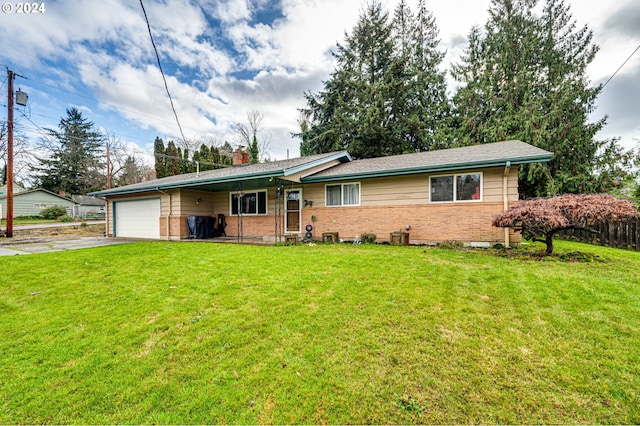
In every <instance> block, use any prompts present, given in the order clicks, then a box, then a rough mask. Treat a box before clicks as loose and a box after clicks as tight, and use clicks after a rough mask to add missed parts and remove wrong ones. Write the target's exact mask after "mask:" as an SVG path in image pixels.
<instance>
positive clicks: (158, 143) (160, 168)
mask: <svg viewBox="0 0 640 426" xmlns="http://www.w3.org/2000/svg"><path fill="white" fill-rule="evenodd" d="M165 154H166V148H165V147H164V142H163V141H162V139H160V138H159V137H156V140H155V141H154V142H153V156H154V158H155V169H156V178H157V179H161V178H163V177H165V176H167V157H166V156H165Z"/></svg>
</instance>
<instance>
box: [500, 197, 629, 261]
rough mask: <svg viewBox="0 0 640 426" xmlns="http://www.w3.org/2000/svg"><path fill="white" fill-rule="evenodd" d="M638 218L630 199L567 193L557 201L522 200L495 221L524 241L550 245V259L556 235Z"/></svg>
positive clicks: (548, 253)
mask: <svg viewBox="0 0 640 426" xmlns="http://www.w3.org/2000/svg"><path fill="white" fill-rule="evenodd" d="M636 216H638V209H637V208H636V207H635V206H634V205H633V204H631V203H630V202H628V201H626V200H621V199H618V198H615V197H612V196H611V195H605V194H586V195H573V194H565V195H560V196H557V197H553V198H536V199H531V200H524V201H519V202H518V204H517V205H516V206H515V207H512V208H510V209H509V210H507V211H506V212H503V213H499V214H497V215H495V216H494V218H493V223H492V224H493V226H496V227H500V228H513V229H514V230H515V231H518V232H520V233H522V236H523V237H524V239H526V240H529V241H540V242H543V243H545V244H546V245H547V250H546V251H545V253H546V255H547V256H551V254H552V253H553V238H554V236H555V235H556V234H557V233H558V232H560V231H564V230H565V229H580V230H584V231H587V232H594V233H596V232H597V231H596V230H595V229H593V228H592V227H593V225H595V224H596V223H598V222H602V221H605V220H614V221H615V220H624V219H629V218H632V217H636Z"/></svg>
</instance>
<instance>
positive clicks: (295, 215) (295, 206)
mask: <svg viewBox="0 0 640 426" xmlns="http://www.w3.org/2000/svg"><path fill="white" fill-rule="evenodd" d="M284 194H285V208H284V221H285V223H284V229H285V230H286V232H288V233H299V232H301V231H302V230H301V228H300V224H301V223H302V202H301V201H302V190H301V189H286V190H285V191H284Z"/></svg>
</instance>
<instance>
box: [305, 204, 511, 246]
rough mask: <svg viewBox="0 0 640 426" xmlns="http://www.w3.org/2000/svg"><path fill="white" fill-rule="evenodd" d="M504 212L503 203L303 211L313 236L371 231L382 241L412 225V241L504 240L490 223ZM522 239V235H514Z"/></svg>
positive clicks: (502, 231)
mask: <svg viewBox="0 0 640 426" xmlns="http://www.w3.org/2000/svg"><path fill="white" fill-rule="evenodd" d="M500 211H502V203H486V202H484V203H455V204H453V203H452V204H421V205H412V206H411V205H409V206H407V205H405V206H386V207H379V206H378V207H374V206H371V207H330V208H313V209H304V210H303V225H306V224H308V223H312V221H311V216H312V215H313V216H315V219H316V220H315V222H313V225H314V230H313V234H314V237H321V235H322V233H323V232H339V234H340V238H345V239H351V238H354V237H355V235H360V234H362V233H363V232H372V233H374V234H376V235H377V237H378V240H379V241H388V240H389V234H390V233H391V232H394V231H400V230H402V231H404V230H405V229H406V226H407V225H409V226H410V229H409V231H408V232H409V233H410V240H411V242H412V243H436V242H439V241H450V240H455V241H463V242H492V243H493V242H496V243H497V242H504V230H503V229H502V228H494V227H493V226H491V220H492V219H493V216H494V214H496V213H497V212H500ZM511 241H512V242H519V241H520V236H519V234H516V235H512V238H511Z"/></svg>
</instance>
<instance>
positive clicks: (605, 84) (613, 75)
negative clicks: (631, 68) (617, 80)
mask: <svg viewBox="0 0 640 426" xmlns="http://www.w3.org/2000/svg"><path fill="white" fill-rule="evenodd" d="M638 50H640V44H639V45H638V46H637V47H636V49H635V50H634V51H633V52H631V55H629V57H628V58H627V59H625V61H624V62H623V63H622V65H620V66H619V67H618V69H617V70H616V72H614V73H613V74H612V75H611V77H609V79H608V80H607V81H606V82H605V83H604V84H603V85H602V89H604V88H605V87H606V86H607V84H609V82H610V81H611V80H613V77H615V76H616V74H618V73H619V72H620V70H621V69H622V68H623V67H624V66H625V65H626V64H627V62H629V60H630V59H631V57H632V56H633V55H635V54H636V52H637V51H638Z"/></svg>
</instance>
